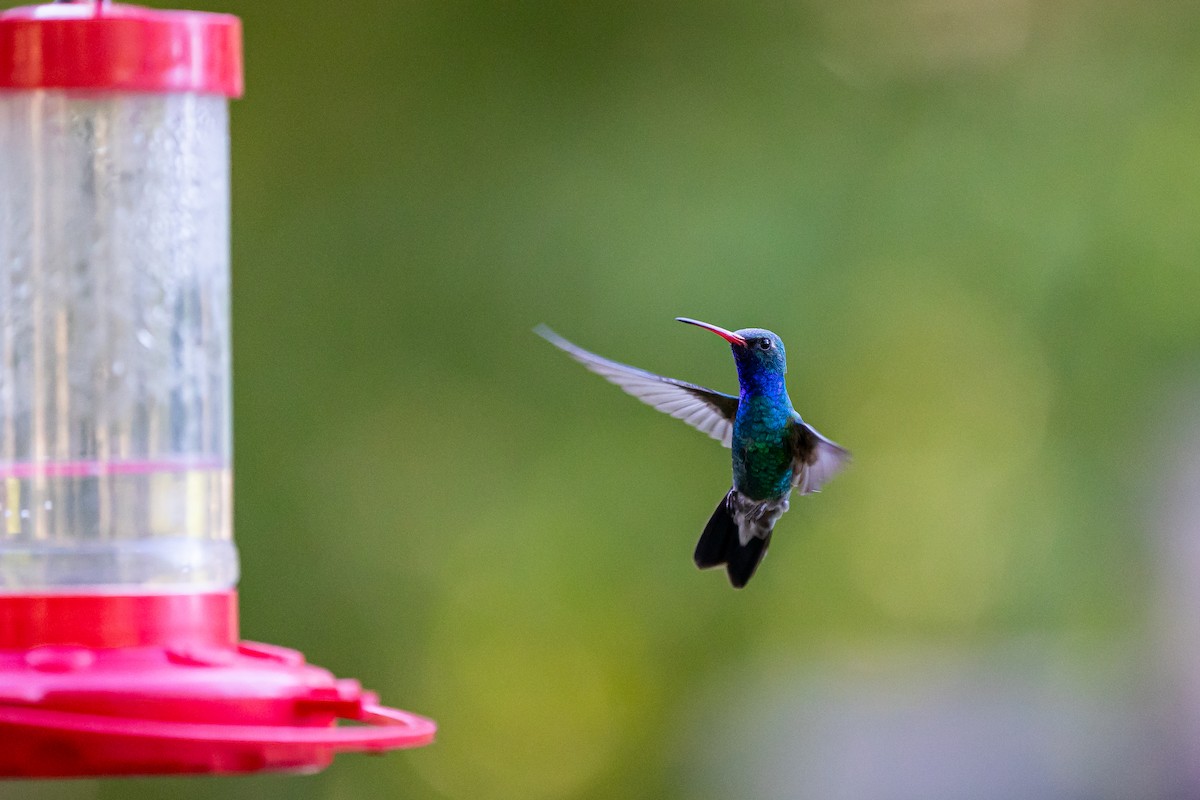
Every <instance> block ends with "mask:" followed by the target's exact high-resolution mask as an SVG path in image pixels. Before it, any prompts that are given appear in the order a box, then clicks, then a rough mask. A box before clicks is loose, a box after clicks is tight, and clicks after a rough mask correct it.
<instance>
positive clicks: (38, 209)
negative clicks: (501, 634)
mask: <svg viewBox="0 0 1200 800" xmlns="http://www.w3.org/2000/svg"><path fill="white" fill-rule="evenodd" d="M241 91H242V59H241V26H240V22H239V20H238V19H237V18H236V17H232V16H228V15H223V14H208V13H197V12H184V11H157V10H151V9H146V8H141V7H138V6H126V5H117V4H109V3H104V2H76V3H56V4H50V5H42V6H29V7H23V8H16V9H12V10H10V11H5V12H0V742H3V746H2V747H0V777H39V776H40V777H45V776H74V775H128V774H162V773H203V772H230V773H233V772H253V771H259V770H272V769H289V770H306V771H311V770H316V769H320V768H322V767H324V766H326V765H328V764H329V762H330V761H331V759H332V757H333V754H334V753H335V752H338V751H344V750H367V751H376V752H378V751H383V750H389V749H394V748H401V747H413V746H417V745H422V744H426V743H428V742H429V741H431V740H432V738H433V735H434V730H435V728H434V724H433V723H432V722H431V721H429V720H427V719H424V718H422V717H419V716H416V715H414V714H409V713H407V712H403V711H398V710H395V709H390V708H384V707H382V706H380V705H378V703H377V699H376V697H375V696H374V695H373V694H371V693H369V692H366V691H363V690H362V688H361V687H360V686H359V685H358V683H357V682H356V681H353V680H339V679H337V678H335V677H334V676H332V675H331V674H330V673H328V672H326V671H325V670H323V669H320V668H318V667H314V666H311V665H308V664H306V663H305V661H304V657H303V656H302V655H301V654H299V653H297V652H295V651H292V650H287V649H284V648H280V647H273V646H269V645H261V644H255V643H249V642H239V640H238V626H237V617H238V613H237V599H236V594H235V591H234V587H235V585H236V583H237V579H238V559H237V551H236V549H235V548H234V543H233V532H232V524H231V519H232V514H231V488H232V487H231V472H230V466H231V447H230V441H231V426H230V415H229V409H230V370H229V366H230V340H229V329H230V324H229V318H230V315H229V303H230V284H229V133H228V100H229V98H232V97H237V96H240V94H241ZM340 719H346V720H356V721H358V722H359V723H361V724H358V725H353V726H341V727H339V726H338V725H337V721H338V720H340Z"/></svg>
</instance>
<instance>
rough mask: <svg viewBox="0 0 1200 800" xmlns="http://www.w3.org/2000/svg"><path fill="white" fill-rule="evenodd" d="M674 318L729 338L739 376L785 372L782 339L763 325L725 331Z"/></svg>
mask: <svg viewBox="0 0 1200 800" xmlns="http://www.w3.org/2000/svg"><path fill="white" fill-rule="evenodd" d="M675 319H677V320H678V321H680V322H686V323H687V324H689V325H695V326H697V327H700V328H704V329H705V330H706V331H712V332H713V333H715V334H716V335H717V336H720V337H721V338H722V339H724V340H725V341H727V342H729V344H730V348H731V349H732V350H733V359H734V361H736V362H737V368H738V375H739V376H740V377H742V378H745V377H748V376H751V375H762V374H774V375H782V374H783V373H785V372H787V353H785V352H784V349H783V340H782V339H780V338H779V337H778V336H776V335H775V334H774V333H772V332H771V331H769V330H766V329H765V328H742V329H741V330H739V331H727V330H725V329H724V328H721V327H718V326H716V325H710V324H709V323H707V322H700V321H699V320H694V319H688V318H687V317H676V318H675ZM743 382H744V381H743Z"/></svg>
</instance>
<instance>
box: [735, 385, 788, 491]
mask: <svg viewBox="0 0 1200 800" xmlns="http://www.w3.org/2000/svg"><path fill="white" fill-rule="evenodd" d="M780 405H781V404H780V403H778V401H775V400H773V399H770V398H765V397H743V398H742V401H741V402H740V403H739V405H738V415H737V417H736V418H735V419H734V422H733V442H732V447H733V486H734V488H736V489H737V490H738V491H739V492H741V493H742V494H744V495H746V496H747V497H750V498H752V499H754V500H767V499H771V498H777V497H783V496H784V495H786V494H787V493H788V492H790V491H791V489H792V448H791V441H792V437H791V431H790V429H789V426H790V424H791V413H790V412H791V410H790V408H781V407H780ZM789 405H790V404H789Z"/></svg>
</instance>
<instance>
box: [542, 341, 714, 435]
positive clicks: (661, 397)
mask: <svg viewBox="0 0 1200 800" xmlns="http://www.w3.org/2000/svg"><path fill="white" fill-rule="evenodd" d="M534 332H535V333H536V334H537V335H538V336H541V337H542V338H543V339H545V340H546V341H548V342H550V344H552V345H554V346H555V347H557V348H558V349H560V350H562V351H563V352H565V353H566V354H567V355H569V356H571V358H573V359H575V360H576V361H578V362H579V363H580V364H583V365H584V366H585V367H587V368H588V369H589V370H591V371H592V372H594V373H596V374H597V375H599V376H601V377H602V378H606V379H608V380H609V381H612V382H613V383H615V384H616V385H617V386H620V387H621V388H622V389H624V390H625V391H626V392H628V393H629V394H631V395H633V396H634V397H636V398H637V399H638V400H641V401H642V402H643V403H646V404H647V405H651V406H654V407H655V408H657V409H658V410H659V411H662V412H664V413H667V414H670V415H671V416H672V417H675V419H681V420H683V421H684V422H686V423H687V424H688V425H691V426H692V427H693V428H695V429H696V430H698V431H700V432H702V433H707V434H708V435H709V436H711V437H712V438H714V439H716V440H717V441H718V442H720V443H721V444H723V445H725V446H726V447H729V443H730V441H731V440H732V439H733V418H734V416H735V415H736V414H737V407H738V399H737V398H736V397H734V396H733V395H728V394H723V393H721V392H714V391H713V390H712V389H705V388H704V387H703V386H696V385H694V384H691V383H684V382H683V381H677V380H675V379H674V378H664V377H662V376H661V375H655V374H654V373H652V372H646V371H645V370H641V369H637V368H636V367H630V366H626V365H625V364H618V363H617V362H616V361H609V360H608V359H607V358H601V357H600V356H598V355H596V354H595V353H589V352H588V351H587V350H584V349H583V348H582V347H577V346H576V345H573V344H571V343H570V342H568V341H567V340H566V339H564V338H562V337H561V336H559V335H558V334H557V333H555V332H554V331H552V330H550V329H549V328H547V327H546V326H545V325H539V326H538V327H536V328H534Z"/></svg>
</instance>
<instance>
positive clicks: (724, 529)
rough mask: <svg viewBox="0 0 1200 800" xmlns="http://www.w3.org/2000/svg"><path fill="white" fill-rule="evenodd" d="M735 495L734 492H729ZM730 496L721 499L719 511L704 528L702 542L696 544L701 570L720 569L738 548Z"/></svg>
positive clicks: (697, 559)
mask: <svg viewBox="0 0 1200 800" xmlns="http://www.w3.org/2000/svg"><path fill="white" fill-rule="evenodd" d="M729 494H733V490H732V489H730V490H729ZM729 494H726V495H725V496H724V497H722V498H721V502H720V503H718V504H717V510H716V511H714V512H713V514H712V516H711V517H709V519H708V524H707V525H705V526H704V533H702V534H700V541H699V542H697V543H696V554H695V556H694V558H695V559H696V566H697V567H699V568H700V569H708V568H709V567H719V566H721V565H722V564H724V563H726V562H727V561H729V555H730V553H731V552H732V551H733V550H734V549H736V548H737V541H738V530H737V523H736V522H734V521H733V514H731V513H730V511H729Z"/></svg>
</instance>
